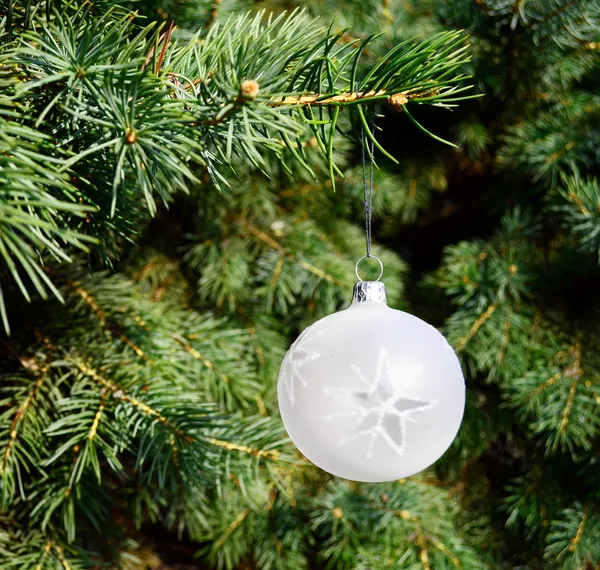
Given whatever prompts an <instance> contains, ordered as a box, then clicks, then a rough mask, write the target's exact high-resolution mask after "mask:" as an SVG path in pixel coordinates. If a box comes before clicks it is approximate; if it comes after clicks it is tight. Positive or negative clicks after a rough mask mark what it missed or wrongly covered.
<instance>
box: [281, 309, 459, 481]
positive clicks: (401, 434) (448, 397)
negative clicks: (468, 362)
mask: <svg viewBox="0 0 600 570" xmlns="http://www.w3.org/2000/svg"><path fill="white" fill-rule="evenodd" d="M277 393H278V399H279V409H280V411H281V416H282V418H283V422H284V424H285V427H286V430H287V432H288V434H289V436H290V437H291V439H292V440H293V442H294V443H295V444H296V446H297V447H298V449H299V450H300V451H301V452H302V453H303V454H304V455H305V456H306V457H307V458H308V459H309V460H310V461H312V462H313V463H314V464H315V465H317V466H318V467H320V468H321V469H324V470H325V471H328V472H329V473H332V474H333V475H337V476H339V477H344V478H346V479H351V480H354V481H368V482H379V481H392V480H395V479H400V478H402V477H408V476H410V475H414V474H415V473H418V472H419V471H422V470H423V469H425V468H426V467H428V466H429V465H431V464H432V463H434V462H435V461H436V460H437V459H439V458H440V457H441V456H442V455H443V453H444V452H445V451H446V449H448V447H449V446H450V444H451V443H452V441H453V440H454V438H455V436H456V434H457V432H458V429H459V427H460V423H461V421H462V417H463V411H464V406H465V384H464V379H463V374H462V370H461V368H460V364H459V362H458V359H457V357H456V355H455V353H454V351H453V350H452V348H451V347H450V345H449V344H448V343H447V342H446V339H445V338H444V337H443V336H442V335H441V334H440V333H439V332H438V331H437V330H436V329H434V328H433V327H432V326H431V325H429V324H427V323H426V322H424V321H422V320H421V319H419V318H417V317H415V316H413V315H410V314H408V313H404V312H402V311H396V310H394V309H390V308H389V307H388V306H387V305H385V303H376V302H373V301H367V302H364V303H358V302H353V303H352V305H350V307H349V308H348V309H346V310H344V311H340V312H339V313H334V314H333V315H329V316H328V317H325V318H324V319H321V320H320V321H317V322H316V323H315V324H314V325H312V326H311V327H309V328H307V329H306V330H305V331H304V332H303V333H302V334H301V335H300V336H299V337H298V339H297V340H296V342H295V343H294V344H293V345H292V346H291V348H290V350H289V351H288V353H287V355H286V357H285V359H284V361H283V364H282V367H281V372H280V374H279V381H278V385H277Z"/></svg>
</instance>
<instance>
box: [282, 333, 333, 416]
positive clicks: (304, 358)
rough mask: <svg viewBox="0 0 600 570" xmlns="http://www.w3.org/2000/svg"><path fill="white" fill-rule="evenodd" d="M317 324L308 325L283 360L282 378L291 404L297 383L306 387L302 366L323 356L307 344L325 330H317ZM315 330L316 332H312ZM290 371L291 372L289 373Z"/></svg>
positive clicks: (293, 400)
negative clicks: (301, 371)
mask: <svg viewBox="0 0 600 570" xmlns="http://www.w3.org/2000/svg"><path fill="white" fill-rule="evenodd" d="M315 331H316V329H315V326H314V325H313V326H311V327H308V328H307V329H305V330H304V331H302V333H301V334H300V336H299V337H298V338H297V339H296V340H295V342H294V344H292V346H291V347H290V349H289V350H288V352H287V354H286V355H285V358H284V360H283V366H282V367H281V373H280V374H281V378H283V381H284V382H285V387H286V392H287V395H288V399H289V400H290V404H291V405H292V406H293V405H294V402H295V398H296V384H297V383H298V382H299V383H300V384H302V386H304V387H305V388H306V380H304V378H302V374H301V373H300V368H301V367H302V366H303V365H304V364H306V363H307V362H312V361H313V360H317V358H320V357H321V354H320V353H319V352H316V351H314V350H311V349H310V348H308V347H307V346H306V344H307V343H309V342H311V341H312V340H314V339H315V338H317V337H319V336H321V335H322V334H323V331H316V332H315ZM313 332H315V334H311V333H313ZM288 372H289V374H288Z"/></svg>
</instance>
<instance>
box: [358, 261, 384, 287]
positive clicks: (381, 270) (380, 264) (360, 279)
mask: <svg viewBox="0 0 600 570" xmlns="http://www.w3.org/2000/svg"><path fill="white" fill-rule="evenodd" d="M363 259H374V260H375V261H377V262H378V263H379V269H380V271H379V277H377V279H375V281H379V280H380V279H381V278H382V277H383V262H382V261H381V259H379V258H378V257H376V256H375V255H363V256H362V257H361V258H360V259H359V260H358V261H357V262H356V267H355V268H354V273H356V277H357V278H358V280H359V281H360V282H361V283H362V281H363V279H362V278H361V276H360V275H359V274H358V266H359V264H360V262H361V261H362V260H363Z"/></svg>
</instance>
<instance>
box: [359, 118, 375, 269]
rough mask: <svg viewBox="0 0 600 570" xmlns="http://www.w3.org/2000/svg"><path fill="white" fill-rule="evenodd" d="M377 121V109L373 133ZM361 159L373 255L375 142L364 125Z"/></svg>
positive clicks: (368, 239) (367, 236) (367, 229)
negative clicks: (369, 136)
mask: <svg viewBox="0 0 600 570" xmlns="http://www.w3.org/2000/svg"><path fill="white" fill-rule="evenodd" d="M374 122H375V111H373V114H372V115H371V120H370V122H369V123H368V128H369V131H370V133H371V134H373V128H374ZM369 143H370V147H369V148H368V151H369V179H368V180H367V157H366V155H367V149H366V148H365V147H367V145H368V144H369ZM360 146H361V151H362V152H361V154H362V156H361V159H362V175H363V204H364V207H365V239H366V246H367V248H366V249H367V257H371V228H372V217H373V153H374V151H375V143H374V142H373V140H372V139H370V138H369V139H368V140H367V134H366V133H365V128H364V126H363V127H362V128H361V138H360Z"/></svg>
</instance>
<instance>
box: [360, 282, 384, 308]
mask: <svg viewBox="0 0 600 570" xmlns="http://www.w3.org/2000/svg"><path fill="white" fill-rule="evenodd" d="M367 301H373V302H375V303H386V301H387V298H386V295H385V285H384V284H383V283H382V282H381V281H359V282H358V283H357V284H356V285H354V292H353V294H352V302H354V303H366V302H367Z"/></svg>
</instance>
